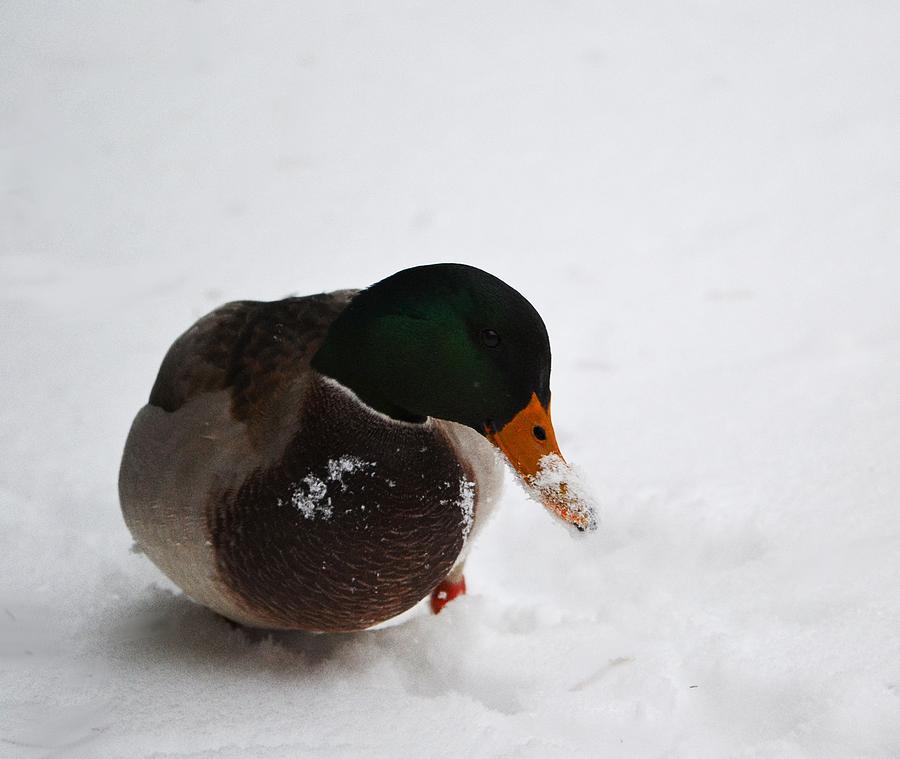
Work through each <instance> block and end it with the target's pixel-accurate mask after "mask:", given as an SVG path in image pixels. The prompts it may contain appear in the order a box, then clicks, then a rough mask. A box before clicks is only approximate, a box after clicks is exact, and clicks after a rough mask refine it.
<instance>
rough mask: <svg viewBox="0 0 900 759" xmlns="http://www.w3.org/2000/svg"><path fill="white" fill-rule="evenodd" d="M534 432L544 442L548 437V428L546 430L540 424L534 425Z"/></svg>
mask: <svg viewBox="0 0 900 759" xmlns="http://www.w3.org/2000/svg"><path fill="white" fill-rule="evenodd" d="M532 432H533V433H534V436H535V437H536V438H537V439H538V440H540V441H542V442H543V441H544V440H546V439H547V430H545V429H544V428H543V427H541V425H539V424H536V425H535V426H534V429H533V430H532Z"/></svg>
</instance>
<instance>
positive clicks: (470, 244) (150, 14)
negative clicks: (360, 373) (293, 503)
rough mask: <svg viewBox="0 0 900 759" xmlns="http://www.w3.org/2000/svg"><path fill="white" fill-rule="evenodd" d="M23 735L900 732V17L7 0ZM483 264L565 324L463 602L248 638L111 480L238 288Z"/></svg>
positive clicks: (78, 741) (11, 645)
mask: <svg viewBox="0 0 900 759" xmlns="http://www.w3.org/2000/svg"><path fill="white" fill-rule="evenodd" d="M0 64H2V65H0V193H2V194H0V253H2V256H0V345H2V360H0V398H2V400H0V439H2V449H0V756H2V757H4V759H5V758H6V757H12V758H15V759H19V758H20V757H21V758H22V759H32V758H37V757H73V758H75V757H84V758H85V759H103V758H105V757H128V758H129V759H145V758H149V757H157V758H160V757H196V758H198V759H199V758H201V757H202V758H204V759H213V758H214V759H232V758H234V759H246V758H247V757H249V758H251V759H253V758H256V757H259V758H260V759H276V758H281V757H291V758H294V757H317V758H322V759H326V758H327V759H334V758H335V757H356V756H366V757H401V756H409V757H423V756H433V757H460V756H464V757H471V758H473V759H475V758H479V757H509V758H510V759H512V758H515V759H526V758H533V759H553V758H555V757H564V758H565V759H572V757H670V758H674V757H685V758H687V757H789V758H791V757H817V758H818V757H897V756H900V138H898V135H900V5H898V4H897V3H896V2H893V1H885V2H879V1H878V0H871V1H866V0H860V1H859V2H842V3H839V2H805V3H804V2H796V3H793V2H789V3H786V2H782V1H781V0H779V1H778V2H775V1H772V2H758V3H739V4H727V3H718V2H712V1H706V0H702V1H700V0H691V1H690V2H683V3H626V2H622V3H617V4H613V3H609V2H575V1H574V0H572V1H569V0H557V1H556V2H550V1H548V2H534V3H484V2H474V1H471V2H469V1H466V2H458V3H424V2H421V3H419V2H409V3H389V4H385V3H380V4H374V3H373V4H367V3H362V2H359V3H343V2H342V3H326V2H322V3H315V4H314V3H308V2H304V3H287V2H286V3H281V4H267V5H265V6H261V5H255V4H250V3H245V4H239V5H231V4H225V3H213V2H208V1H204V2H187V1H185V0H177V1H176V0H160V1H159V2H152V3H151V2H146V3H140V4H138V3H126V2H118V1H115V2H106V3H101V2H91V3H67V4H63V3H39V2H35V1H32V0H7V2H3V3H2V4H0ZM433 261H464V262H468V263H471V264H474V265H477V266H480V267H482V268H485V269H488V270H489V271H491V272H493V273H495V274H497V275H498V276H500V277H502V278H503V279H505V280H506V281H508V282H509V283H510V284H512V285H513V286H515V287H517V288H518V289H520V290H521V291H522V292H523V293H524V294H525V295H526V296H527V297H529V299H530V300H531V301H532V302H533V303H534V304H535V306H536V307H537V308H538V310H539V311H540V312H541V313H542V314H543V316H544V318H545V320H546V322H547V325H548V328H549V331H550V335H551V339H552V342H553V348H554V375H553V390H554V402H553V406H554V418H555V421H556V429H557V433H558V436H559V440H560V443H561V445H562V448H563V451H564V452H565V453H566V455H567V456H568V457H569V459H570V460H572V461H574V462H575V463H576V464H577V465H579V467H580V469H581V471H582V472H583V474H584V477H585V479H586V480H587V481H588V482H589V483H590V484H591V486H592V487H593V489H594V490H595V492H596V494H597V496H598V499H599V500H600V502H601V504H602V516H603V525H602V527H601V530H600V532H599V533H598V534H596V535H595V536H592V537H589V538H586V539H581V540H578V539H576V538H573V537H571V536H570V535H569V534H568V532H567V531H566V530H564V529H563V528H561V527H559V526H557V525H556V524H554V523H553V522H552V521H551V519H550V517H549V516H548V515H547V514H546V513H544V512H543V511H542V510H541V509H540V508H538V507H537V506H536V505H535V504H533V503H532V502H530V501H529V500H527V498H526V497H525V495H524V493H523V492H521V491H520V490H518V489H516V488H515V487H514V486H512V487H510V488H508V490H507V493H506V496H505V499H504V504H503V509H502V511H501V514H500V515H499V516H498V517H497V519H496V520H495V521H494V522H493V523H492V524H491V526H490V527H489V529H488V530H487V531H486V532H485V534H484V535H483V538H482V539H481V540H480V544H479V545H477V546H476V548H475V550H474V552H473V556H472V558H471V560H470V562H469V564H468V566H467V572H466V575H467V578H468V582H469V589H470V595H469V596H468V597H466V598H464V599H461V600H459V601H457V602H454V603H453V604H451V606H449V607H448V608H447V610H446V611H445V613H443V614H441V616H440V617H437V618H434V617H430V616H428V615H426V614H419V615H416V616H414V618H413V619H411V620H410V621H409V622H407V623H406V624H403V625H400V626H396V627H393V628H390V629H385V630H381V631H376V632H370V633H365V634H358V635H348V636H336V637H327V636H312V635H300V634H295V635H273V636H269V635H266V634H257V633H252V634H248V633H245V632H243V631H241V630H237V629H232V628H231V627H229V626H228V625H227V624H226V623H225V622H223V621H222V620H220V619H217V618H215V617H213V616H212V615H211V614H209V613H207V612H206V611H205V610H203V609H202V608H199V607H197V606H195V605H193V604H192V603H190V602H188V601H186V600H185V599H184V598H183V597H182V596H180V595H179V594H178V592H177V591H176V589H175V588H174V587H173V586H172V585H170V584H169V583H168V582H167V581H166V580H165V579H164V578H163V576H162V574H161V573H160V572H159V571H158V570H156V569H155V568H154V567H153V566H152V565H151V564H150V562H149V561H148V560H147V559H146V558H144V557H143V556H139V555H134V554H132V553H130V552H129V547H130V546H131V539H130V536H129V534H128V532H127V530H126V528H125V525H124V523H123V521H122V518H121V516H120V514H119V507H118V502H117V495H116V473H117V467H118V463H119V456H120V453H121V449H122V445H123V442H124V439H125V435H126V432H127V430H128V427H129V425H130V423H131V420H132V417H133V415H134V414H135V412H136V411H137V409H138V408H139V407H140V406H141V405H142V404H143V403H144V402H145V400H146V397H147V395H148V392H149V389H150V386H151V384H152V381H153V379H154V376H155V372H156V370H157V367H158V365H159V362H160V360H161V358H162V356H163V354H164V352H165V350H166V348H167V347H168V345H169V344H170V342H171V341H172V340H173V339H174V337H175V336H176V335H178V334H179V333H180V332H181V331H182V330H183V329H184V328H185V327H186V326H188V325H189V324H190V323H191V322H192V321H193V320H194V319H195V318H197V317H198V316H200V315H201V314H202V313H204V312H206V311H208V310H210V309H211V308H213V307H214V306H216V305H218V304H220V303H222V302H224V301H226V300H229V299H233V298H260V299H271V298H278V297H282V296H284V295H286V294H288V293H290V292H297V293H309V292H316V291H322V290H330V289H336V288H341V287H348V286H364V285H367V284H370V283H372V282H373V281H376V280H378V279H380V278H382V277H383V276H385V275H387V274H390V273H392V272H394V271H397V270H399V269H401V268H404V267H407V266H411V265H414V264H420V263H425V262H433Z"/></svg>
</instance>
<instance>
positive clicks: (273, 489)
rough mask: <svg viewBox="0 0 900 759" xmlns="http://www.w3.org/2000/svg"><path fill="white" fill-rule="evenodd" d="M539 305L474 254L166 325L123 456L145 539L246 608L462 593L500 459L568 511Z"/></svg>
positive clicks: (573, 496) (197, 580) (375, 614)
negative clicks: (475, 261) (355, 286)
mask: <svg viewBox="0 0 900 759" xmlns="http://www.w3.org/2000/svg"><path fill="white" fill-rule="evenodd" d="M550 363H551V352H550V341H549V337H548V333H547V329H546V327H545V325H544V322H543V320H542V318H541V316H540V315H539V314H538V312H537V311H536V310H535V308H534V307H533V306H532V305H531V304H530V303H529V302H528V300H526V298H525V297H524V296H523V295H521V294H520V293H519V292H518V291H517V290H515V289H513V288H512V287H511V286H510V285H508V284H506V283H505V282H503V281H502V280H501V279H499V278H497V277H495V276H493V275H491V274H489V273H487V272H485V271H483V270H481V269H478V268H476V267H473V266H469V265H466V264H455V263H443V264H430V265H423V266H416V267H413V268H408V269H405V270H403V271H400V272H398V273H395V274H393V275H391V276H388V277H387V278H385V279H382V280H381V281H379V282H377V283H375V284H373V285H371V286H370V287H367V288H365V289H361V290H338V291H334V292H329V293H321V294H315V295H308V296H302V297H298V296H293V297H288V298H285V299H282V300H277V301H254V300H240V301H233V302H230V303H226V304H225V305H223V306H220V307H219V308H217V309H215V310H214V311H212V312H211V313H209V314H207V315H206V316H203V317H202V318H200V319H199V320H198V321H197V322H196V323H195V324H194V325H193V326H191V327H190V328H189V329H188V330H187V331H186V332H184V333H183V334H182V335H181V336H180V337H178V338H177V339H176V340H175V342H174V343H173V344H172V346H171V347H170V348H169V350H168V352H167V353H166V354H165V357H164V358H163V360H162V364H161V366H160V368H159V372H158V374H157V376H156V380H155V382H154V384H153V386H152V389H151V391H150V396H149V399H148V402H147V404H146V405H145V406H144V407H143V408H141V409H140V410H139V411H138V413H137V415H136V417H135V419H134V422H133V424H132V426H131V429H130V432H129V433H128V437H127V440H126V443H125V447H124V452H123V455H122V461H121V466H120V470H119V497H120V503H121V508H122V514H123V517H124V520H125V523H126V525H127V527H128V528H129V530H130V532H131V534H132V536H133V538H134V541H135V547H136V549H137V550H138V551H140V552H142V553H144V554H146V556H147V557H149V558H150V559H151V561H152V562H153V563H154V564H155V565H156V566H157V567H158V568H159V569H160V570H162V572H163V573H164V574H165V575H167V576H168V577H169V578H170V579H171V580H172V581H173V582H174V583H175V584H176V585H177V586H178V587H179V588H181V590H182V591H183V592H184V593H185V594H186V595H187V596H188V597H189V598H191V599H193V600H194V601H196V602H197V603H199V604H202V605H203V606H206V607H207V608H209V609H210V610H212V611H213V612H215V613H217V614H219V615H221V616H223V617H225V618H227V619H228V620H231V621H232V622H234V623H237V624H239V625H244V626H248V627H255V628H264V629H271V630H304V631H309V632H318V633H328V632H355V631H360V630H365V629H369V628H372V627H374V626H376V625H379V624H381V623H384V622H386V621H388V620H391V619H393V618H396V617H398V616H399V615H401V614H403V613H404V612H406V611H408V610H409V609H411V608H412V607H414V606H416V605H417V604H418V603H419V602H420V601H424V600H425V599H429V600H430V607H431V610H432V611H433V612H434V613H438V612H440V611H441V610H442V609H443V608H444V606H445V605H446V604H447V603H449V602H450V601H452V600H453V599H454V598H457V597H459V596H460V595H462V594H463V593H465V591H466V583H465V575H464V565H465V561H466V558H467V556H468V553H469V550H470V548H471V545H472V543H473V541H474V539H475V537H476V536H477V535H478V533H479V532H480V531H481V530H482V529H483V527H484V525H485V524H486V522H487V520H488V518H489V516H490V515H491V514H492V513H493V512H494V511H495V510H496V506H497V503H498V500H499V497H500V493H501V489H502V484H503V479H504V468H506V467H509V468H510V469H512V471H513V472H514V474H515V475H516V477H517V479H518V480H519V481H520V482H521V484H522V485H523V486H524V487H525V488H526V491H527V492H529V493H530V494H531V495H533V496H534V497H535V499H536V500H538V501H539V502H540V503H541V504H543V505H544V506H545V507H546V508H547V509H548V511H549V512H550V513H551V514H552V515H553V516H554V517H556V518H557V519H558V520H560V521H562V522H563V523H565V524H566V525H568V526H570V527H572V528H574V529H575V530H577V531H581V532H586V531H591V530H593V529H595V528H596V516H595V513H594V509H593V506H592V505H591V504H590V502H589V501H587V500H586V499H584V498H582V497H581V496H580V495H579V494H578V493H576V491H575V489H574V488H570V487H569V486H568V485H567V482H566V472H567V471H568V469H567V467H568V465H567V464H565V459H563V457H562V454H561V452H560V449H559V446H558V443H557V440H556V435H555V432H554V429H553V424H552V422H551V417H550Z"/></svg>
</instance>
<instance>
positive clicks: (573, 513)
mask: <svg viewBox="0 0 900 759" xmlns="http://www.w3.org/2000/svg"><path fill="white" fill-rule="evenodd" d="M548 405H549V404H548ZM487 438H488V440H490V441H491V442H492V443H493V444H494V445H496V446H497V447H498V448H499V449H500V450H501V451H502V452H503V454H504V455H505V456H506V458H507V459H509V463H510V464H512V466H513V467H514V468H515V470H516V471H517V472H518V473H519V474H520V475H521V477H522V479H523V480H524V481H525V484H526V485H527V486H528V487H529V488H531V489H532V491H534V492H535V495H537V496H538V497H539V498H540V500H541V501H542V502H543V504H544V506H546V507H547V508H548V509H550V511H552V512H553V513H554V514H556V516H558V517H559V518H560V519H562V520H563V521H565V522H568V523H569V524H572V525H574V526H575V527H577V528H578V529H579V530H590V529H594V517H593V513H592V511H591V510H590V508H588V507H586V506H585V505H583V504H581V503H579V502H578V501H577V499H575V498H574V497H571V496H570V495H569V493H568V489H567V486H566V484H565V482H561V483H560V482H556V483H553V484H552V486H550V487H546V486H544V483H543V481H542V480H543V479H544V477H543V474H544V470H545V464H546V462H550V461H554V460H555V461H556V462H558V463H559V464H560V465H562V466H565V459H564V458H563V455H562V453H561V452H560V450H559V445H558V444H557V442H556V433H555V432H554V431H553V423H552V422H551V421H550V410H549V408H547V409H545V408H544V407H543V406H542V405H541V402H540V401H539V400H538V397H537V395H536V394H534V393H532V395H531V401H530V402H529V403H528V405H527V406H526V407H525V408H523V409H522V410H521V411H520V412H519V413H518V414H516V415H515V416H514V417H513V418H512V419H511V420H510V421H509V422H508V423H507V424H506V425H505V426H504V427H503V428H502V429H500V430H492V429H488V430H487ZM545 456H551V457H552V458H551V459H546V461H545V462H542V459H544V457H545ZM557 457H558V458H557Z"/></svg>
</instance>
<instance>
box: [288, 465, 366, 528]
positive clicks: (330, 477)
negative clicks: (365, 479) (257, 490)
mask: <svg viewBox="0 0 900 759" xmlns="http://www.w3.org/2000/svg"><path fill="white" fill-rule="evenodd" d="M374 467H375V463H374V462H372V461H363V460H362V459H361V458H358V457H357V456H341V457H340V458H337V459H329V461H328V463H327V464H326V465H325V469H326V472H325V474H324V479H323V478H322V477H319V476H317V475H315V474H313V473H312V472H310V473H309V474H307V475H306V476H305V477H304V478H303V479H302V480H300V481H299V482H296V483H294V484H293V486H292V492H291V495H290V498H288V499H287V501H285V499H283V498H279V499H278V505H279V506H284V505H285V504H286V503H289V504H290V505H291V506H293V507H294V508H295V509H297V511H299V512H300V513H301V514H302V515H303V516H304V517H305V518H306V519H316V518H320V519H330V518H331V515H332V513H333V512H334V510H333V508H332V504H331V496H329V495H328V487H329V484H334V485H337V486H339V487H340V489H341V491H342V492H343V491H346V490H347V485H346V483H345V482H344V477H345V476H346V475H348V474H353V473H355V472H359V471H364V470H368V469H373V468H374Z"/></svg>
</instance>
